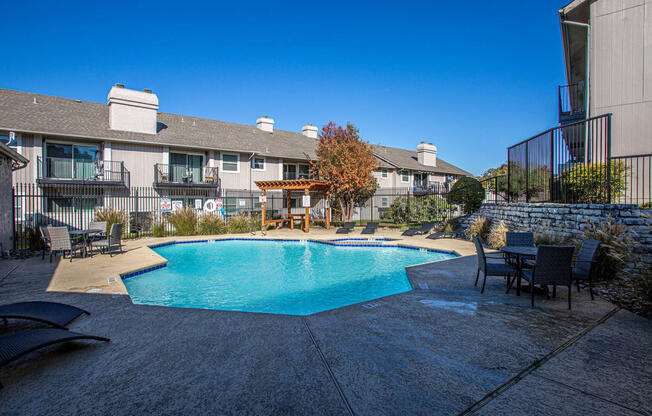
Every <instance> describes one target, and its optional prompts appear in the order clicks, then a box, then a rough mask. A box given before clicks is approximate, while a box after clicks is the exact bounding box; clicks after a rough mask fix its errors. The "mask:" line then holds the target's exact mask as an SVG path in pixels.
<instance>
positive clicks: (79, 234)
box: [68, 228, 104, 257]
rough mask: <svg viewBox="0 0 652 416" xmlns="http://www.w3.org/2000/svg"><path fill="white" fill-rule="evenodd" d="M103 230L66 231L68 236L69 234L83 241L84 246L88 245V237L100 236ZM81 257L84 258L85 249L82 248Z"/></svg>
mask: <svg viewBox="0 0 652 416" xmlns="http://www.w3.org/2000/svg"><path fill="white" fill-rule="evenodd" d="M103 232H104V230H100V229H98V228H89V229H86V230H68V234H70V235H71V236H72V237H77V238H79V237H81V239H82V240H83V241H84V243H85V244H89V239H88V236H89V235H92V234H100V233H103ZM83 257H86V248H84V254H83Z"/></svg>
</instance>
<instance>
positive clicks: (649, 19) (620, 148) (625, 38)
mask: <svg viewBox="0 0 652 416" xmlns="http://www.w3.org/2000/svg"><path fill="white" fill-rule="evenodd" d="M591 32H592V33H591V39H590V43H591V45H590V52H589V53H590V94H591V97H590V106H591V108H590V113H591V116H597V115H600V114H604V113H613V118H612V154H613V155H614V156H620V155H628V154H643V153H652V0H628V1H616V0H599V1H597V2H595V3H593V4H592V5H591Z"/></svg>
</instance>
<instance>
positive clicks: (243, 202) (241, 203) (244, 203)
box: [238, 199, 247, 207]
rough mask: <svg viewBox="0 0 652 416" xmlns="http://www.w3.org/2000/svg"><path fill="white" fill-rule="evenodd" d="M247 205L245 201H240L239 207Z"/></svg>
mask: <svg viewBox="0 0 652 416" xmlns="http://www.w3.org/2000/svg"><path fill="white" fill-rule="evenodd" d="M245 205H247V201H246V200H244V199H238V206H241V207H244V206H245Z"/></svg>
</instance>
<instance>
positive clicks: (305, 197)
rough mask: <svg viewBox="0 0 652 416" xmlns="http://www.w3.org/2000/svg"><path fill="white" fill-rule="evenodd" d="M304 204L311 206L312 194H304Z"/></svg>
mask: <svg viewBox="0 0 652 416" xmlns="http://www.w3.org/2000/svg"><path fill="white" fill-rule="evenodd" d="M303 206H304V207H309V206H310V195H304V196H303Z"/></svg>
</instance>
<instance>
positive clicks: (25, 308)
mask: <svg viewBox="0 0 652 416" xmlns="http://www.w3.org/2000/svg"><path fill="white" fill-rule="evenodd" d="M84 313H85V314H86V315H90V312H87V311H85V310H83V309H79V308H77V307H75V306H71V305H66V304H64V303H56V302H41V301H35V302H19V303H10V304H8V305H0V318H2V320H3V321H4V323H5V325H6V324H7V319H26V320H29V321H37V322H43V323H46V324H49V325H52V326H55V327H57V328H61V329H65V327H66V325H68V324H69V323H70V322H72V321H73V320H74V319H75V318H77V317H78V316H79V315H81V314H84Z"/></svg>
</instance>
